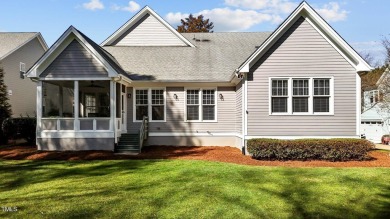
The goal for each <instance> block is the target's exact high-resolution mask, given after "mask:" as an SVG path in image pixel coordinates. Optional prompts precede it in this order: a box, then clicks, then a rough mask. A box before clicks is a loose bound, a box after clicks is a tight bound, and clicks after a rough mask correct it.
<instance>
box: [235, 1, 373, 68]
mask: <svg viewBox="0 0 390 219" xmlns="http://www.w3.org/2000/svg"><path fill="white" fill-rule="evenodd" d="M302 16H303V17H304V18H305V19H308V20H310V22H311V23H313V24H314V25H315V26H316V28H317V27H318V31H319V32H320V33H322V34H323V35H324V37H325V38H326V39H327V40H329V41H332V42H334V43H332V46H333V47H334V48H335V49H336V50H338V51H340V54H341V55H342V56H344V58H345V59H346V60H347V61H348V62H349V63H350V64H351V65H352V66H353V67H354V68H355V69H356V72H366V71H370V70H372V67H371V66H370V65H369V64H368V63H367V62H366V61H365V60H364V59H363V58H362V57H361V56H360V55H359V54H358V53H357V52H356V51H355V50H354V49H353V48H352V47H351V46H350V45H349V44H348V43H347V42H346V41H345V40H344V39H343V38H342V37H341V36H340V35H339V34H338V33H337V32H336V31H335V30H334V29H333V28H332V27H331V26H330V25H329V24H328V23H327V22H326V21H325V20H324V19H323V18H322V17H321V16H320V15H319V14H318V13H317V12H316V11H315V10H314V9H313V8H312V7H311V6H310V4H309V3H307V2H306V1H302V2H301V3H300V4H299V5H298V6H297V7H296V8H295V9H294V11H293V12H292V13H291V14H290V15H289V16H288V17H287V18H286V19H285V20H284V21H283V22H282V23H281V24H280V25H279V26H278V28H276V30H275V31H274V32H273V33H272V34H271V35H270V36H269V37H268V39H267V40H265V41H264V42H263V43H262V44H261V46H260V47H259V48H258V49H257V50H256V51H255V52H253V53H252V55H251V56H249V57H248V58H247V59H246V60H245V61H244V63H242V64H241V66H240V67H239V68H238V69H237V72H240V73H246V72H249V69H250V68H251V67H252V66H253V65H254V63H255V62H256V61H257V60H259V58H260V57H261V56H263V55H264V53H265V52H266V51H267V50H268V49H270V47H271V46H272V45H273V44H274V43H275V42H276V41H277V40H279V38H280V37H281V36H282V35H283V34H284V33H285V32H286V31H287V30H288V29H289V28H290V27H291V26H292V25H293V24H294V23H295V22H296V21H297V20H298V19H299V18H300V17H302Z"/></svg>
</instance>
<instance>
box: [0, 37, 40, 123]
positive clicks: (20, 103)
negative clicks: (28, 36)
mask: <svg viewBox="0 0 390 219" xmlns="http://www.w3.org/2000/svg"><path fill="white" fill-rule="evenodd" d="M44 52H45V49H44V48H43V47H42V45H41V44H40V42H39V40H38V39H37V38H35V39H33V40H31V41H30V42H28V43H27V44H25V45H24V46H22V47H21V48H19V49H18V50H16V51H15V52H13V53H12V54H10V55H9V56H7V57H6V58H5V59H4V60H2V61H1V64H2V65H3V68H4V72H5V77H4V81H5V84H6V85H7V89H8V90H12V95H11V96H8V97H9V103H10V104H11V107H12V116H13V117H19V116H20V115H22V116H26V115H29V116H35V115H36V90H37V88H36V86H37V85H36V83H35V82H33V81H31V80H30V79H29V78H24V79H22V78H20V62H23V63H25V64H26V70H28V69H29V68H30V67H31V66H32V65H33V64H34V63H35V62H36V61H37V60H38V59H39V58H40V57H41V56H42V55H43V53H44Z"/></svg>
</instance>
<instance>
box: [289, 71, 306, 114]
mask: <svg viewBox="0 0 390 219" xmlns="http://www.w3.org/2000/svg"><path fill="white" fill-rule="evenodd" d="M292 82H293V93H292V111H293V113H307V112H309V79H293V81H292Z"/></svg>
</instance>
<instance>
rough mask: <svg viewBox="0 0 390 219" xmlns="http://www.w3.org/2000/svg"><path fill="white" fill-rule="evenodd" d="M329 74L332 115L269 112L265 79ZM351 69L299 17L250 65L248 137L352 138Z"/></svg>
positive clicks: (353, 73) (353, 100) (353, 76)
mask: <svg viewBox="0 0 390 219" xmlns="http://www.w3.org/2000/svg"><path fill="white" fill-rule="evenodd" d="M277 76H282V77H294V76H296V77H301V76H303V77H315V76H333V77H334V115H329V116H306V115H305V116H293V115H286V116H285V115H283V116H276V115H269V90H268V89H269V86H270V85H269V78H270V77H277ZM356 83H357V82H356V71H355V69H354V68H353V67H352V66H351V65H350V64H349V63H348V62H347V61H346V60H345V59H344V58H343V57H342V56H341V55H340V54H339V53H338V52H337V51H336V50H335V49H334V48H333V47H332V46H331V45H330V44H329V43H328V42H327V41H326V40H325V39H324V38H323V37H322V36H321V35H320V34H319V33H318V32H317V31H316V30H315V29H314V28H313V27H312V26H311V25H310V24H309V23H308V22H307V21H306V20H304V19H303V18H301V19H299V20H298V21H297V22H296V23H295V24H294V25H293V27H291V28H290V29H289V30H288V31H287V33H285V34H284V36H282V38H281V39H280V40H279V41H277V42H276V44H275V45H274V46H273V47H272V48H271V49H270V50H269V51H268V52H267V53H266V54H265V55H264V56H263V57H262V58H261V59H260V60H259V61H258V62H257V63H256V64H255V65H254V66H253V67H252V68H251V69H250V73H249V75H248V135H251V136H355V135H356V95H357V94H356Z"/></svg>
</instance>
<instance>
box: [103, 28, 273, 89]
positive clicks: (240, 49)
mask: <svg viewBox="0 0 390 219" xmlns="http://www.w3.org/2000/svg"><path fill="white" fill-rule="evenodd" d="M270 34H271V32H255V33H254V32H243V33H236V32H231V33H184V34H183V36H184V37H185V38H187V39H188V40H189V41H190V42H192V43H193V44H194V45H195V46H196V47H195V48H192V47H168V46H166V47H164V46H158V47H152V46H148V47H141V46H140V47H134V46H132V47H124V46H122V47H119V46H105V47H103V48H104V49H105V50H106V51H108V52H109V53H110V54H111V55H112V56H113V57H114V58H115V59H116V61H118V63H119V64H120V66H121V67H122V68H123V69H124V70H125V71H126V72H127V73H128V74H129V75H130V79H132V80H157V81H209V82H211V81H219V82H222V81H229V80H230V78H231V76H232V74H233V72H234V70H235V69H236V68H238V67H239V66H240V65H241V64H242V63H243V62H244V61H245V60H246V59H247V58H248V57H249V56H250V55H251V54H252V53H253V52H254V51H255V50H256V47H258V46H260V45H261V44H262V43H263V42H264V41H265V40H266V39H267V37H268V36H269V35H270Z"/></svg>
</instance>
